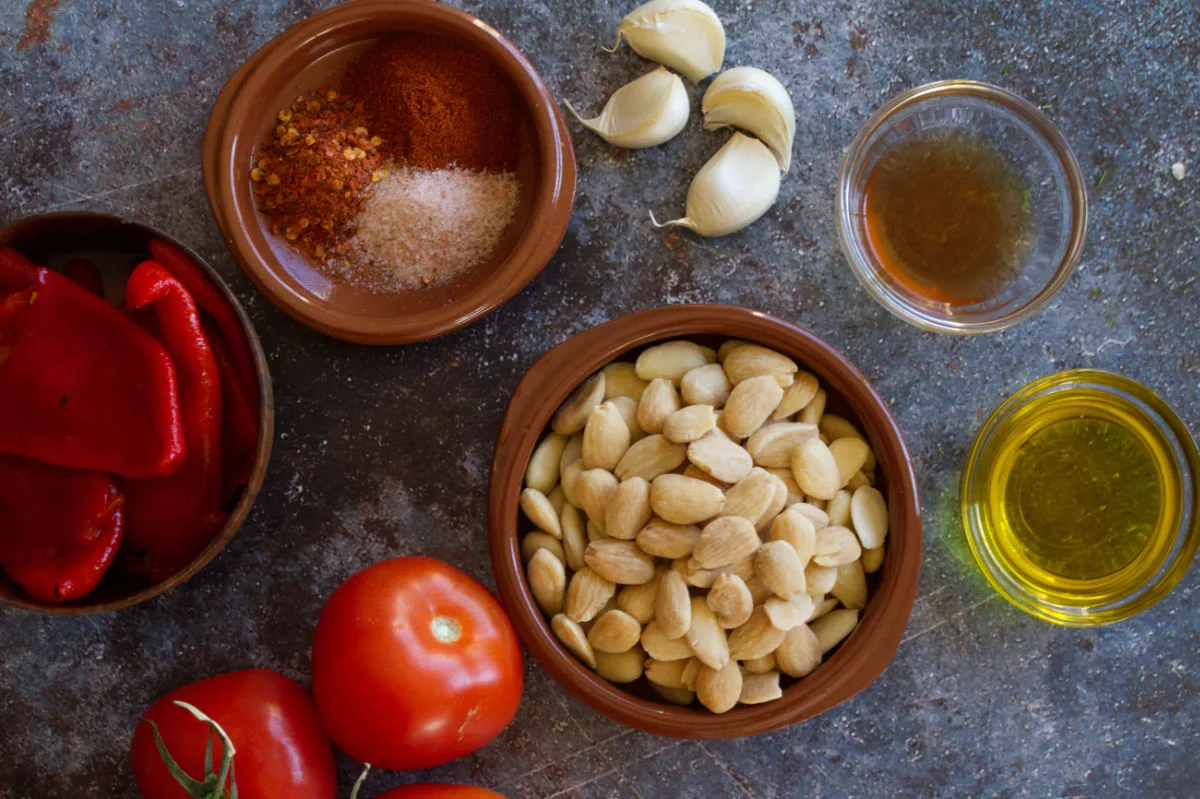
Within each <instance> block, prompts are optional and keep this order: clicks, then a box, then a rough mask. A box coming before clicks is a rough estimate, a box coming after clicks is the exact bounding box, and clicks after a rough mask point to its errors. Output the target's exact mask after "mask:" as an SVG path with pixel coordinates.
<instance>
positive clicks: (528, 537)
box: [521, 530, 564, 563]
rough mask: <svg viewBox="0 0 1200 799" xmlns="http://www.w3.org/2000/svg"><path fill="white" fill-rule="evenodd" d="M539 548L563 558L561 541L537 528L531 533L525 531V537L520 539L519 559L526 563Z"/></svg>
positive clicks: (560, 558)
mask: <svg viewBox="0 0 1200 799" xmlns="http://www.w3.org/2000/svg"><path fill="white" fill-rule="evenodd" d="M539 549H545V550H549V552H550V554H551V555H553V556H554V557H556V558H558V559H559V560H563V559H564V553H563V545H562V543H561V542H560V541H559V540H558V539H557V538H555V537H554V536H552V535H550V534H549V533H543V532H542V531H541V530H537V531H535V532H532V533H526V534H525V537H524V538H522V539H521V560H522V561H524V562H525V563H528V562H529V559H530V558H532V557H533V554H534V553H535V552H537V551H538V550H539Z"/></svg>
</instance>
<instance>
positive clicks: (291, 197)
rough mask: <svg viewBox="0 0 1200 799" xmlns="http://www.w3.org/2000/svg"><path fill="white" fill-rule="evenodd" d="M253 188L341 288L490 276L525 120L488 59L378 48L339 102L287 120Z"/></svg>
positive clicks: (282, 119)
mask: <svg viewBox="0 0 1200 799" xmlns="http://www.w3.org/2000/svg"><path fill="white" fill-rule="evenodd" d="M278 122H279V124H278V125H277V126H276V127H275V129H274V133H273V135H272V137H271V138H270V139H269V140H268V141H266V142H264V143H263V144H262V145H261V146H260V147H259V150H258V152H257V153H256V155H255V165H254V168H253V169H252V170H251V173H250V177H251V180H252V181H253V182H254V185H255V188H254V192H255V195H256V197H257V198H258V207H259V210H260V211H261V212H262V213H263V214H264V215H265V216H266V217H267V219H268V221H269V223H270V228H271V231H272V232H273V233H274V234H275V235H277V236H281V237H282V238H284V239H285V240H286V241H287V242H288V243H289V244H290V246H291V247H292V248H294V249H295V250H297V251H299V252H300V253H302V254H303V255H304V256H305V257H306V258H307V259H308V260H309V261H310V262H311V263H313V264H314V265H315V266H317V267H318V268H320V269H321V270H322V271H323V272H325V273H326V274H327V275H329V276H330V277H332V278H333V279H335V280H338V281H341V282H345V283H347V284H350V285H353V286H356V287H358V288H362V289H366V290H368V291H372V292H393V291H402V290H411V289H417V288H423V287H432V286H437V285H443V284H446V283H449V282H451V281H453V280H455V279H457V278H459V277H461V276H462V275H463V274H464V273H465V272H466V271H467V270H469V269H471V268H472V267H475V266H479V265H480V264H483V263H486V262H487V261H488V259H489V257H490V256H491V255H492V254H493V253H494V252H495V249H496V247H497V246H498V244H499V243H500V241H501V240H502V238H503V234H504V230H505V228H506V227H507V226H508V224H509V223H510V222H511V221H512V219H513V217H514V216H515V212H516V208H517V202H518V198H519V196H520V186H519V183H518V182H517V179H516V176H515V174H514V173H513V170H514V169H515V166H516V161H517V152H518V146H519V124H518V110H517V107H516V102H515V96H514V91H513V89H512V87H511V85H510V84H509V83H508V81H507V80H506V79H505V77H504V76H503V75H502V74H501V73H500V72H499V71H498V70H497V69H496V68H495V67H494V66H493V65H492V64H491V63H489V62H488V61H487V59H486V58H484V57H483V56H482V55H480V54H479V53H477V52H475V51H474V50H472V49H470V48H468V47H466V46H464V45H463V44H460V43H457V42H454V41H452V40H449V39H442V38H439V37H430V36H423V35H418V34H412V33H405V34H400V35H397V36H392V37H388V38H385V39H381V40H380V41H378V42H377V43H376V44H375V45H374V46H372V47H371V48H370V49H368V50H367V51H366V52H365V53H363V55H361V56H360V57H359V58H358V59H357V60H356V61H354V62H353V63H352V64H351V65H350V68H349V69H348V70H347V71H346V73H345V75H344V76H343V77H342V79H341V83H340V85H339V86H338V87H337V89H336V90H333V89H323V90H321V91H319V92H317V93H315V94H311V95H302V96H300V97H299V98H297V100H296V101H295V102H294V103H292V105H291V106H289V107H288V108H286V109H283V110H281V111H280V112H279V114H278Z"/></svg>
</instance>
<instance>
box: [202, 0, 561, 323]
mask: <svg viewBox="0 0 1200 799" xmlns="http://www.w3.org/2000/svg"><path fill="white" fill-rule="evenodd" d="M405 31H415V32H428V33H430V34H431V35H437V36H442V37H446V38H452V39H455V40H458V41H461V42H466V43H468V44H469V45H470V46H471V47H474V48H476V49H477V50H478V51H479V52H480V53H481V54H482V55H483V56H484V57H485V58H487V59H488V60H489V61H490V62H491V63H492V64H494V65H495V67H496V68H497V70H498V71H499V72H500V74H501V75H503V76H504V77H505V79H507V80H508V81H509V82H510V84H511V85H512V87H513V89H514V93H515V95H516V97H517V103H518V106H519V111H520V114H519V116H520V118H521V128H522V138H523V141H522V146H521V155H520V158H519V162H518V166H517V170H516V174H517V178H518V180H519V181H520V183H521V195H520V201H519V206H518V210H517V213H516V216H515V217H514V219H513V221H512V222H511V223H510V224H509V226H508V228H507V230H506V232H505V234H504V237H503V239H502V241H501V242H500V245H499V246H498V248H497V250H496V252H495V253H494V254H493V256H492V257H491V259H490V260H489V261H488V262H487V263H485V264H482V265H480V266H478V267H475V268H473V269H472V270H470V271H469V273H467V274H466V275H464V276H462V277H460V278H458V279H456V280H454V281H453V282H451V283H448V284H445V285H442V286H436V287H432V288H427V289H422V290H419V291H405V292H398V293H390V294H374V293H371V292H369V291H367V290H365V289H360V288H355V287H353V286H349V285H346V284H344V283H338V282H335V281H334V280H331V279H330V278H329V277H327V276H326V275H324V274H323V273H322V272H320V271H319V270H318V269H316V268H315V267H314V266H312V265H311V264H310V263H308V262H307V261H306V260H305V258H304V257H303V256H302V255H300V254H299V253H297V252H296V251H294V250H293V249H291V248H290V247H289V246H288V244H287V242H286V241H284V240H283V239H282V238H281V237H279V236H276V235H273V234H272V233H271V232H270V230H269V225H268V224H267V223H266V221H265V219H264V217H262V216H261V215H260V214H259V213H258V211H257V210H256V209H255V204H254V196H253V192H252V182H251V180H250V170H251V168H252V166H253V163H252V156H253V153H254V151H255V148H256V147H257V146H258V144H259V143H260V142H261V141H263V140H264V139H265V138H266V137H267V136H269V135H270V132H271V131H272V130H273V128H274V126H275V124H276V120H275V115H276V113H277V111H278V110H279V109H281V108H286V107H287V106H289V105H290V104H291V103H292V101H293V100H295V98H296V97H297V96H298V95H299V94H301V93H302V92H304V91H308V90H312V89H316V88H318V87H320V86H323V85H328V84H330V83H331V82H334V81H336V78H337V76H338V75H340V74H341V73H343V72H344V71H345V70H346V68H347V67H348V66H349V65H350V63H351V62H352V61H353V59H354V58H355V57H356V56H357V55H359V54H361V53H362V52H363V51H364V50H366V49H367V48H368V47H369V46H370V45H371V44H372V43H374V42H375V41H377V40H379V39H380V38H383V37H385V36H386V35H388V34H390V33H399V32H405ZM203 171H204V183H205V189H206V191H207V193H208V199H209V203H210V205H211V206H212V210H213V215H214V216H215V217H216V220H217V224H218V226H219V227H220V228H221V232H222V234H223V235H224V237H225V240H226V242H227V243H228V245H229V247H230V249H231V250H232V251H233V254H234V256H235V258H236V259H237V261H238V263H239V264H240V265H241V266H242V269H243V270H244V271H245V272H246V274H247V275H248V276H249V277H250V279H251V280H252V281H253V282H254V285H255V286H256V287H257V288H258V289H259V291H261V292H262V293H263V294H265V295H266V296H267V298H268V299H270V300H271V302H273V303H274V304H275V305H277V306H278V307H279V308H281V309H282V310H283V311H285V312H286V313H287V314H289V315H290V316H292V317H293V318H294V319H296V320H298V321H300V322H301V323H303V324H305V325H308V326H309V327H311V328H313V329H314V330H317V331H319V332H321V333H324V334H326V335H329V336H333V337H335V338H340V339H344V340H346V341H353V342H358V343H364V344H401V343H405V342H411V341H421V340H424V339H429V338H433V337H435V336H439V335H443V334H445V333H449V332H451V331H453V330H457V329H459V328H461V327H464V326H466V325H468V324H470V323H471V322H473V321H475V320H476V319H478V318H479V317H481V316H483V315H484V314H487V313H488V312H490V311H492V310H494V309H496V308H497V307H499V306H500V305H501V304H503V303H504V302H505V301H507V300H508V299H509V298H510V297H512V296H513V295H514V294H516V293H517V292H518V291H520V290H521V288H523V287H524V286H525V284H526V283H528V282H529V281H530V280H532V279H533V278H534V276H535V275H537V273H538V272H540V271H541V269H542V268H543V267H544V266H545V265H546V263H547V262H548V261H549V260H550V258H551V257H552V256H553V255H554V253H555V252H556V251H557V249H558V246H559V244H560V243H561V241H562V238H563V235H564V234H565V233H566V229H567V222H568V221H569V220H570V216H571V208H572V205H573V203H574V196H575V175H576V167H575V153H574V149H573V148H572V145H571V138H570V135H569V134H568V132H567V129H566V125H565V123H564V121H563V119H562V116H561V114H560V113H559V111H558V108H557V104H556V103H555V100H554V98H553V97H552V96H551V94H550V92H549V90H548V89H547V88H546V85H545V84H544V83H543V82H542V79H541V78H540V77H539V76H538V74H537V72H536V70H535V69H534V68H533V66H532V65H531V64H530V63H529V62H528V61H527V60H526V59H525V57H524V56H523V55H522V54H521V53H520V52H519V51H518V50H517V49H516V48H515V47H514V46H513V45H512V43H511V42H509V41H508V40H507V39H505V38H504V37H503V36H501V35H500V34H499V33H498V32H497V31H495V30H494V29H493V28H491V27H490V26H488V25H487V24H485V23H483V22H481V21H480V20H478V19H476V18H475V17H472V16H471V15H470V14H467V13H464V12H462V11H459V10H457V9H454V8H451V7H449V6H445V5H442V4H440V3H435V2H430V0H355V2H351V3H346V4H344V5H340V6H335V7H334V8H331V9H329V10H328V11H324V12H321V13H319V14H316V15H314V16H312V17H310V18H308V19H306V20H304V21H303V22H300V23H299V24H297V25H295V26H293V27H292V28H289V29H288V30H287V31H285V32H284V33H282V34H280V35H279V36H277V37H276V38H275V39H273V40H271V41H270V42H269V43H267V45H265V46H264V47H263V48H262V49H261V50H259V51H258V52H257V53H256V54H255V55H254V56H252V57H251V58H250V60H249V61H247V62H246V63H245V64H244V65H243V66H242V67H241V68H240V69H239V70H238V71H237V72H236V73H235V74H234V75H233V77H232V78H231V79H230V80H229V82H228V83H227V84H226V86H225V88H224V89H223V90H222V92H221V94H220V96H219V97H218V99H217V102H216V104H215V106H214V108H213V111H212V115H211V116H210V118H209V123H208V129H207V132H206V135H205V140H204V153H203Z"/></svg>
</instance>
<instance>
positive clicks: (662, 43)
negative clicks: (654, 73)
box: [613, 0, 725, 83]
mask: <svg viewBox="0 0 1200 799" xmlns="http://www.w3.org/2000/svg"><path fill="white" fill-rule="evenodd" d="M622 37H624V39H625V41H627V42H629V46H630V47H632V48H633V51H634V52H635V53H637V54H638V55H640V56H641V57H642V58H647V59H649V60H651V61H656V62H658V63H659V64H664V65H666V66H668V67H670V68H671V69H674V70H675V71H676V72H679V73H681V74H682V75H683V76H684V77H685V78H687V79H688V80H690V81H692V82H693V83H696V82H699V81H701V80H704V79H705V78H707V77H708V76H709V75H711V74H713V73H714V72H717V71H719V70H720V69H721V64H723V63H724V62H725V26H723V25H722V24H721V18H720V17H718V16H717V14H716V12H715V11H713V10H712V9H711V8H709V7H708V5H706V4H705V3H701V2H700V0H651V2H649V3H646V4H645V5H642V6H638V7H637V8H635V9H634V10H633V11H631V12H629V14H627V15H626V16H625V18H624V19H623V20H621V24H620V26H619V27H618V28H617V44H616V45H614V46H613V49H614V50H615V49H616V48H617V47H619V46H620V44H621V38H622Z"/></svg>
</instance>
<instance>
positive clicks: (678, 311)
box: [488, 305, 921, 738]
mask: <svg viewBox="0 0 1200 799" xmlns="http://www.w3.org/2000/svg"><path fill="white" fill-rule="evenodd" d="M673 338H688V339H691V340H695V341H698V342H699V343H703V344H708V345H711V346H716V345H717V344H718V343H719V342H720V341H722V340H724V339H726V338H741V339H747V340H750V341H755V342H758V343H761V344H763V345H765V346H768V347H772V348H774V349H777V350H779V351H780V352H783V353H785V354H787V355H790V356H791V357H792V358H794V359H795V360H796V361H797V362H798V363H799V364H800V365H801V368H804V369H807V370H808V371H810V372H812V373H813V374H815V375H817V377H818V378H820V380H821V385H822V387H823V388H825V390H826V392H827V393H828V395H829V404H828V408H829V410H830V411H831V412H834V413H838V414H842V415H845V416H846V417H847V418H850V419H852V420H856V421H857V422H858V426H859V429H860V430H862V431H863V433H864V434H865V435H866V436H867V439H868V440H869V442H870V444H871V447H872V449H873V450H874V451H875V453H876V456H877V458H878V460H879V467H878V470H877V473H878V474H879V475H880V477H879V488H880V490H881V491H883V492H884V493H885V494H886V496H887V499H888V507H889V509H890V511H891V518H890V530H889V532H888V539H887V556H886V557H885V559H884V565H883V568H882V570H881V572H880V573H879V574H878V575H873V576H875V577H877V578H878V579H877V580H876V581H875V582H874V583H873V586H872V593H871V598H870V601H869V602H868V604H867V607H866V610H865V611H863V616H862V623H861V624H860V625H859V627H858V629H857V630H856V631H855V632H854V633H853V634H852V635H851V636H850V638H848V639H847V640H846V641H845V642H844V643H842V644H841V645H840V646H839V647H838V648H837V649H836V650H834V651H833V652H832V653H831V654H830V655H828V656H826V659H825V662H824V663H823V664H822V665H821V666H820V668H818V669H817V670H816V671H814V672H813V673H812V674H810V675H809V676H807V677H805V678H804V679H802V680H798V681H796V682H795V683H794V684H792V685H791V686H790V687H788V688H786V689H785V690H784V693H783V697H782V698H781V699H778V700H776V701H773V702H767V703H764V704H761V705H738V706H736V707H735V708H734V709H732V710H730V711H729V712H728V713H725V714H722V715H716V714H713V713H710V712H709V711H707V710H705V709H704V708H703V707H701V706H700V705H698V704H693V706H690V707H679V706H677V705H671V704H666V703H664V702H663V701H662V699H661V698H659V697H658V694H656V693H654V692H653V689H651V688H650V687H649V686H648V685H646V683H645V681H644V678H643V679H642V680H639V681H638V682H635V683H632V684H630V685H628V686H619V685H614V684H613V683H610V682H608V681H607V680H605V679H604V678H602V677H600V676H599V675H597V674H596V673H595V672H593V671H592V670H590V669H588V668H587V667H586V666H584V665H583V664H582V663H580V662H579V661H578V660H576V659H575V657H574V656H572V655H571V654H570V653H569V652H568V651H567V650H566V649H565V648H564V647H563V646H562V645H561V644H560V643H559V642H558V639H557V638H556V637H555V636H554V634H553V632H551V630H550V625H549V622H548V620H547V619H546V617H545V616H544V615H543V614H542V612H541V610H539V609H538V607H537V604H536V603H535V601H534V599H533V595H532V594H531V593H530V591H529V588H528V585H527V583H526V581H525V577H524V568H523V566H522V563H521V554H520V551H519V540H518V539H519V536H520V534H521V533H523V532H525V531H527V529H530V527H531V526H526V525H525V524H524V522H523V521H519V519H518V513H519V511H518V508H517V502H518V497H519V495H520V492H521V487H522V480H523V478H524V473H525V465H526V462H527V461H528V459H529V455H530V453H531V452H532V450H533V447H534V445H535V444H536V443H537V442H538V441H540V440H541V438H542V436H543V435H544V434H545V433H546V432H547V426H548V424H549V422H550V418H551V416H553V414H554V411H555V410H556V409H557V408H558V406H559V405H560V404H561V403H562V401H563V400H565V399H566V398H567V397H568V396H569V395H570V393H571V391H573V390H574V388H575V387H576V386H577V385H578V384H579V383H581V382H582V381H583V380H584V378H586V377H587V376H588V375H590V374H592V373H593V372H595V371H596V370H597V369H600V368H601V367H602V366H604V365H605V364H607V363H609V362H610V361H613V360H617V359H622V360H628V359H630V358H632V357H634V356H636V354H637V352H638V351H640V350H641V349H643V348H644V347H646V346H648V345H650V344H653V343H655V342H657V341H662V340H666V339H673ZM488 527H489V531H488V535H489V539H490V545H491V554H492V568H493V569H494V570H495V573H496V582H497V584H498V585H499V588H500V596H501V598H502V599H503V600H504V604H505V606H506V607H507V608H508V611H509V614H510V615H511V616H512V619H513V622H514V623H515V624H516V626H517V631H518V632H519V633H520V635H521V640H522V641H524V643H525V646H527V647H528V648H529V650H530V652H532V653H533V656H534V657H535V658H537V660H538V661H539V662H540V663H541V664H542V666H544V667H545V668H546V670H547V671H549V672H550V674H551V675H552V676H553V677H554V678H555V679H556V680H558V681H559V682H560V683H562V685H563V686H564V687H565V688H566V689H567V690H568V691H570V692H571V693H572V694H574V695H575V696H576V697H577V698H579V699H580V700H582V701H583V702H585V703H586V704H588V705H590V706H591V707H592V708H593V709H595V710H598V711H600V712H601V713H603V714H605V715H606V716H609V717H610V718H613V719H615V720H617V721H620V722H622V723H624V724H628V725H629V726H631V727H636V728H637V729H640V730H645V731H647V732H652V733H656V734H658V735H669V736H673V737H677V738H734V737H740V736H745V735H755V734H757V733H762V732H768V731H770V730H776V729H779V728H781V727H786V726H788V725H790V724H795V723H797V722H800V721H803V720H805V719H808V718H811V717H813V716H815V715H817V714H818V713H822V712H824V711H826V710H829V709H830V708H832V707H833V706H834V705H837V704H838V703H840V702H843V701H845V700H847V699H849V698H850V697H852V696H854V695H855V694H856V693H858V692H859V691H861V690H862V689H864V688H866V687H867V685H869V684H870V683H871V681H873V680H874V679H875V678H876V677H878V676H879V675H880V674H881V673H882V672H883V670H884V668H885V667H886V666H887V664H888V661H889V660H891V658H892V655H893V654H894V653H895V651H896V648H897V647H898V646H899V645H900V638H901V636H902V635H903V633H904V628H905V625H906V624H907V623H908V617H909V614H910V613H911V612H912V606H913V600H914V598H915V597H916V591H917V580H918V577H919V576H920V570H921V515H920V502H919V499H918V496H917V482H916V475H915V474H914V472H913V465H912V459H911V458H910V456H909V454H908V450H907V448H906V447H905V445H904V440H903V438H902V436H901V433H900V429H899V428H898V427H897V426H896V421H895V419H893V418H892V415H891V413H890V412H889V411H888V409H887V404H886V403H885V402H884V401H883V399H882V398H881V397H880V396H879V395H878V394H877V393H875V390H874V389H873V388H872V387H871V385H870V383H868V382H867V379H866V378H865V377H864V376H863V374H862V373H861V372H859V371H858V369H856V368H855V367H854V365H853V364H851V363H850V362H849V361H848V360H846V358H845V356H843V355H842V354H841V353H839V352H838V351H837V350H835V349H833V348H832V347H830V346H829V345H828V344H826V343H825V342H823V341H821V340H820V339H818V338H817V337H815V336H813V335H812V334H811V333H808V332H807V331H804V330H801V329H800V328H797V327H794V326H792V325H790V324H788V323H787V322H783V321H781V320H779V319H775V318H773V317H770V316H767V315H765V314H762V313H757V312H755V311H749V310H746V309H743V308H733V307H730V306H725V305H684V306H674V307H668V308H656V309H654V310H649V311H642V312H640V313H635V314H630V315H629V316H624V317H621V318H620V319H615V320H613V321H611V322H608V323H606V324H603V325H600V326H599V327H596V328H593V329H591V330H588V331H586V332H583V333H580V334H579V335H577V336H575V337H574V338H571V339H568V340H567V341H566V342H564V343H563V344H560V345H559V346H557V347H555V348H554V349H552V350H550V351H549V352H548V353H546V354H545V355H544V356H542V358H541V359H540V360H538V361H537V363H535V364H534V365H533V366H532V367H531V368H530V369H529V371H528V372H527V373H526V375H525V377H524V379H523V380H522V381H521V383H520V385H519V386H517V390H516V392H515V393H514V394H513V398H512V401H511V402H510V403H509V406H508V411H507V413H506V414H505V417H504V423H503V426H502V427H501V430H500V437H499V440H498V441H497V443H496V456H495V460H494V461H493V463H492V477H491V484H490V486H489V490H488Z"/></svg>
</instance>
